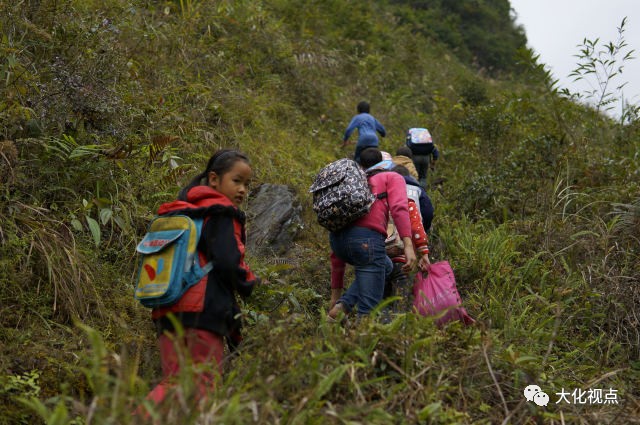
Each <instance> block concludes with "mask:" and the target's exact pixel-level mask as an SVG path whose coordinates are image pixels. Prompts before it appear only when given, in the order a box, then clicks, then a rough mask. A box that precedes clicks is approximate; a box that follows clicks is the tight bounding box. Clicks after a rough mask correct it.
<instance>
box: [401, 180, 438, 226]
mask: <svg viewBox="0 0 640 425" xmlns="http://www.w3.org/2000/svg"><path fill="white" fill-rule="evenodd" d="M402 177H404V181H405V183H406V184H410V185H412V186H417V187H419V188H420V198H419V199H418V200H419V201H420V214H422V226H423V227H424V231H425V232H427V233H428V232H429V231H430V230H431V222H432V221H433V214H434V208H433V204H432V203H431V199H430V198H429V195H427V192H426V191H425V190H424V189H423V188H422V186H420V183H418V182H417V181H416V179H414V178H413V177H411V176H402Z"/></svg>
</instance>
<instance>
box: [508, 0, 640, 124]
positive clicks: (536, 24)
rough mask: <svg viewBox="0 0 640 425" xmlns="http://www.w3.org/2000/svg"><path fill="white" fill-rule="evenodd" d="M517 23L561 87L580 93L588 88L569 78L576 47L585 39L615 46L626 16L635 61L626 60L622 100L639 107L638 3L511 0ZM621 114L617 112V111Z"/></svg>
mask: <svg viewBox="0 0 640 425" xmlns="http://www.w3.org/2000/svg"><path fill="white" fill-rule="evenodd" d="M510 2H511V7H512V8H513V9H514V10H515V13H516V22H517V23H518V24H520V25H522V26H523V27H524V29H525V32H526V35H527V40H528V42H529V47H530V48H532V49H533V50H535V51H536V52H537V53H538V54H539V55H540V59H539V62H541V63H544V64H546V65H548V67H549V68H550V69H551V72H552V74H553V75H554V77H555V78H557V79H559V80H560V86H561V87H566V88H569V89H570V90H571V91H573V92H575V91H581V92H583V91H584V89H585V88H586V87H588V86H584V83H572V82H571V81H572V79H571V78H568V75H569V74H570V73H571V71H572V70H573V69H575V68H576V66H577V65H576V64H577V63H578V58H576V57H574V55H576V54H578V52H579V48H578V47H577V46H578V45H581V44H582V42H583V40H584V38H587V39H589V40H595V39H596V38H599V39H600V42H606V43H608V42H610V41H612V42H614V43H615V42H616V40H617V37H618V30H617V28H618V27H619V26H620V23H621V22H622V19H623V18H624V17H625V16H626V17H627V22H626V24H625V32H624V37H625V39H626V41H627V44H628V49H633V50H635V53H634V56H636V57H637V58H636V59H633V60H631V61H627V62H626V65H625V67H624V69H623V72H622V76H621V78H622V80H615V81H616V83H617V84H616V85H619V84H621V83H623V82H625V81H627V82H628V84H627V85H626V86H625V87H624V89H623V90H624V97H625V98H627V99H629V100H630V101H631V102H632V103H634V104H636V105H637V104H640V0H510ZM617 109H619V108H617ZM616 112H617V111H616Z"/></svg>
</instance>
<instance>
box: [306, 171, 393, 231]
mask: <svg viewBox="0 0 640 425" xmlns="http://www.w3.org/2000/svg"><path fill="white" fill-rule="evenodd" d="M380 171H384V170H380ZM370 175H371V173H368V172H365V171H364V170H363V169H362V168H360V166H359V165H358V164H357V163H356V162H355V161H353V160H352V159H348V158H343V159H339V160H337V161H334V162H332V163H330V164H329V165H327V166H326V167H324V168H323V169H321V170H320V172H319V173H318V175H317V176H316V177H315V179H314V181H313V184H312V185H311V187H310V188H309V192H310V193H313V210H314V211H315V212H316V214H317V216H318V223H320V225H321V226H323V227H324V228H326V229H327V230H329V231H330V232H336V231H338V230H340V229H343V228H345V227H346V226H347V225H349V224H350V223H352V222H354V221H355V220H357V219H359V218H360V217H362V216H364V215H365V214H367V213H368V212H369V209H370V208H371V205H373V203H374V202H375V201H376V199H381V198H384V197H386V195H387V194H386V193H383V194H379V195H375V194H373V193H372V192H371V188H370V187H369V182H368V180H367V177H368V176H370Z"/></svg>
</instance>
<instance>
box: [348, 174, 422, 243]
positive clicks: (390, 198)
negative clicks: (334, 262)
mask: <svg viewBox="0 0 640 425" xmlns="http://www.w3.org/2000/svg"><path fill="white" fill-rule="evenodd" d="M369 185H370V186H371V190H372V191H373V193H374V194H376V195H378V194H380V193H384V192H386V193H387V197H386V198H384V199H378V200H377V201H376V202H374V203H373V205H372V206H371V209H370V210H369V213H368V214H367V215H365V216H364V217H362V218H359V219H358V220H356V221H355V222H354V223H353V226H360V227H366V228H367V229H371V230H375V231H376V232H378V233H380V234H382V235H384V236H385V237H387V223H388V222H389V211H390V212H391V216H392V217H393V222H394V223H395V224H396V227H397V228H398V233H399V234H400V237H401V238H408V237H411V222H410V221H409V207H408V205H407V185H406V183H405V181H404V178H403V177H402V176H401V175H400V174H398V173H394V172H382V173H378V174H374V175H373V176H371V177H369Z"/></svg>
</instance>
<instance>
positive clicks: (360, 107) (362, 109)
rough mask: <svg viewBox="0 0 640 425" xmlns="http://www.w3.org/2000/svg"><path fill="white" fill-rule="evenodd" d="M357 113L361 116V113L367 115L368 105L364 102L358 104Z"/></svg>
mask: <svg viewBox="0 0 640 425" xmlns="http://www.w3.org/2000/svg"><path fill="white" fill-rule="evenodd" d="M358 113H359V114H362V113H367V114H368V113H369V103H368V102H365V101H364V100H363V101H362V102H360V103H358Z"/></svg>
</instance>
